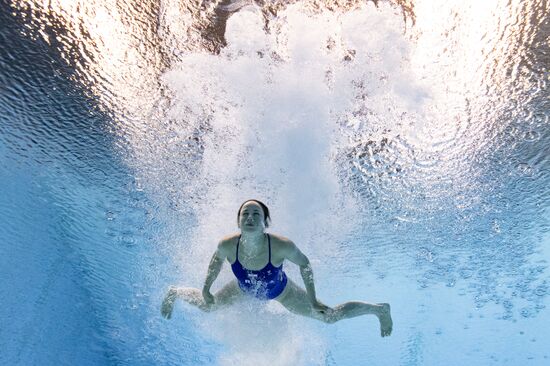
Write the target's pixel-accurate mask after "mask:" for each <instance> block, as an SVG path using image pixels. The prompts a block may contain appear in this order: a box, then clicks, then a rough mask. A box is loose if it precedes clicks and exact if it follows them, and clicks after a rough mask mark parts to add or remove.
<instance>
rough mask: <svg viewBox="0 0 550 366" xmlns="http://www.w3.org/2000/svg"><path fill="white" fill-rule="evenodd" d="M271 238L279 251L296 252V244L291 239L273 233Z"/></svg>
mask: <svg viewBox="0 0 550 366" xmlns="http://www.w3.org/2000/svg"><path fill="white" fill-rule="evenodd" d="M269 237H270V238H271V243H272V245H273V246H274V247H276V248H277V250H280V251H285V252H286V251H293V250H296V244H294V242H293V241H292V240H290V239H289V238H286V237H284V236H282V235H277V234H271V233H269Z"/></svg>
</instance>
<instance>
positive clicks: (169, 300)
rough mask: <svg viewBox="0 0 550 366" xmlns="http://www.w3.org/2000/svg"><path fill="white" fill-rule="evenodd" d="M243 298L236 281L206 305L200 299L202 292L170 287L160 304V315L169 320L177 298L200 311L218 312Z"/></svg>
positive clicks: (223, 288)
mask: <svg viewBox="0 0 550 366" xmlns="http://www.w3.org/2000/svg"><path fill="white" fill-rule="evenodd" d="M242 296H243V292H242V290H241V289H240V288H239V284H238V283H237V281H236V280H232V281H231V282H229V283H228V284H226V285H225V286H224V287H222V288H221V290H219V291H218V292H216V294H215V295H214V303H213V304H207V303H206V302H205V301H204V298H203V297H202V291H201V290H199V289H197V288H193V287H180V288H176V287H171V288H170V290H168V294H167V295H166V297H165V299H164V301H163V302H162V308H161V313H162V315H163V316H164V317H165V318H168V319H170V318H171V316H172V310H173V308H174V302H175V301H176V299H177V298H181V299H182V300H183V301H185V302H187V303H189V304H191V305H194V306H196V307H198V308H199V309H201V310H202V311H213V310H218V309H220V308H222V307H224V306H228V305H231V304H233V303H234V302H235V301H237V300H238V299H240V298H241V297H242Z"/></svg>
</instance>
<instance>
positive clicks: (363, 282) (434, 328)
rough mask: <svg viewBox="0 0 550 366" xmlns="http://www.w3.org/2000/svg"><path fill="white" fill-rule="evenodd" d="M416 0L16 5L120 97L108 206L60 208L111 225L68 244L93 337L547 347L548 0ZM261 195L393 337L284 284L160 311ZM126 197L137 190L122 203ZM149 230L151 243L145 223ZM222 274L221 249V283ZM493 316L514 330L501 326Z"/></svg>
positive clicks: (153, 351) (245, 359)
mask: <svg viewBox="0 0 550 366" xmlns="http://www.w3.org/2000/svg"><path fill="white" fill-rule="evenodd" d="M344 3H345V4H344ZM397 3H399V4H400V3H405V2H401V1H397ZM406 3H407V4H409V5H411V6H410V8H411V9H413V10H414V17H412V16H411V17H409V18H407V19H405V20H404V19H403V14H404V11H403V10H402V9H401V8H399V7H397V6H395V5H392V3H390V2H379V3H378V4H377V5H375V4H374V2H370V1H369V2H366V3H362V2H361V3H359V2H353V1H332V0H327V1H324V2H319V1H313V0H312V1H302V2H293V3H292V4H288V3H287V2H285V1H280V2H279V1H273V2H267V3H266V2H252V1H242V2H229V1H223V2H220V1H211V2H209V1H206V2H197V1H189V2H186V1H175V0H167V1H159V2H147V3H140V2H135V3H132V2H127V3H124V2H122V1H121V2H112V1H108V0H96V1H93V2H90V1H81V0H75V1H61V0H52V1H50V2H45V1H44V2H42V1H40V2H38V1H37V2H30V1H29V2H27V1H23V0H17V1H14V2H13V4H12V5H10V6H11V8H12V9H13V17H17V19H18V21H21V23H22V24H23V27H25V29H24V32H25V34H26V35H30V36H32V37H34V38H40V39H44V40H45V41H46V42H47V44H48V45H49V47H50V48H51V49H52V50H53V51H55V52H57V53H56V55H59V57H60V58H61V59H62V60H63V61H64V62H65V64H66V65H67V70H69V72H67V73H66V75H68V77H69V78H70V79H71V81H72V82H73V83H74V85H76V86H77V89H78V92H79V93H80V92H82V94H84V95H85V96H86V97H87V99H86V100H87V101H89V102H90V104H93V105H94V107H96V106H99V108H100V109H101V110H103V111H106V112H108V113H107V114H108V116H109V118H107V119H108V121H105V122H101V123H102V124H101V128H105V134H106V135H108V136H104V137H103V138H104V139H105V140H108V142H107V143H106V144H107V145H109V149H110V148H112V149H113V150H114V151H115V152H116V154H114V155H116V159H120V161H117V163H120V164H121V165H123V166H124V169H128V171H129V173H128V175H129V176H130V178H128V181H129V182H125V183H124V184H125V185H124V189H122V190H121V192H123V193H122V194H120V193H116V194H120V195H122V197H118V196H117V197H116V198H115V199H113V202H114V203H111V202H110V201H109V205H110V206H112V207H109V208H108V209H105V212H103V211H102V210H103V209H104V206H105V207H106V206H108V205H106V204H105V205H103V204H102V202H101V201H102V199H103V198H102V197H100V194H99V193H96V192H92V193H90V198H88V199H89V200H90V202H92V203H91V205H93V206H94V207H95V209H96V210H97V211H101V212H100V219H98V221H99V222H100V223H99V224H98V223H94V224H93V225H92V224H90V225H88V226H89V227H90V228H91V229H90V228H88V227H87V228H85V229H82V228H81V226H84V225H83V224H81V223H76V224H74V227H73V226H71V227H69V228H66V230H67V231H68V232H69V234H67V235H68V236H71V235H72V236H74V237H75V238H76V239H75V242H79V241H84V240H81V239H85V238H83V237H85V236H86V234H87V233H88V232H89V231H91V230H97V231H98V232H99V234H98V238H99V239H97V240H96V241H94V242H92V243H93V244H95V245H96V246H97V248H99V249H97V250H96V247H95V246H94V245H90V248H92V249H89V248H86V250H83V249H81V248H80V247H78V244H77V245H76V247H77V250H75V251H76V253H77V255H75V256H74V257H75V258H76V259H72V260H74V261H75V262H77V264H75V268H76V270H75V272H79V271H81V272H82V273H84V274H86V275H87V274H88V273H90V275H89V278H90V279H89V283H90V284H91V285H90V289H88V288H84V290H85V291H90V292H94V293H95V292H97V293H98V294H100V295H105V294H106V295H105V296H98V297H101V301H103V302H106V304H104V303H101V306H103V307H98V308H99V309H102V311H97V314H95V313H94V314H93V315H94V316H97V318H98V319H97V323H98V324H100V325H98V327H100V328H101V329H100V330H101V331H102V332H103V333H101V334H100V335H99V336H97V339H94V340H93V341H91V343H94V342H95V343H94V346H95V347H98V348H101V347H103V345H104V344H108V345H109V347H112V349H113V351H112V353H113V354H116V355H117V356H115V358H116V357H120V359H121V360H130V361H128V362H129V364H131V362H133V361H136V360H138V361H143V362H142V363H143V364H151V363H155V362H158V364H170V363H172V364H177V363H182V362H183V361H181V360H183V359H185V360H186V361H189V362H197V364H213V363H217V364H222V365H234V364H239V365H263V364H265V365H268V364H269V365H281V366H286V365H318V364H330V365H332V364H357V359H360V360H369V359H373V360H374V361H373V362H374V363H376V362H378V363H380V364H383V363H386V364H422V363H423V362H427V363H432V364H440V363H443V361H444V360H446V358H448V355H447V353H448V351H450V350H453V351H454V352H455V353H456V354H457V360H458V361H456V362H457V363H459V362H460V363H463V364H469V363H475V361H479V357H478V356H477V355H478V354H483V355H482V357H483V360H489V359H490V360H491V361H487V362H486V363H485V364H491V363H492V364H499V361H501V360H500V359H498V357H500V356H499V355H500V354H505V355H506V357H508V359H510V360H512V361H510V362H515V361H518V362H519V360H520V358H521V357H523V356H518V353H517V352H515V351H514V348H513V347H514V345H515V347H518V348H519V347H520V346H522V347H528V348H529V347H530V348H529V349H530V351H529V352H532V353H533V354H535V353H536V354H537V356H538V357H539V358H540V357H542V355H543V353H544V352H546V351H542V350H541V349H540V347H539V346H538V344H537V343H536V342H535V341H531V339H535V337H538V334H536V333H537V332H538V329H539V328H537V326H539V325H538V324H536V322H537V320H538V318H537V317H540V316H543V309H545V303H544V301H546V297H547V294H548V280H547V275H546V274H545V271H546V266H547V262H546V259H540V255H539V252H537V251H538V250H539V249H540V248H539V247H540V241H541V239H540V238H541V237H543V234H545V233H546V234H547V231H548V211H547V208H546V206H545V200H546V197H547V195H548V194H547V193H548V188H546V187H547V186H549V185H548V184H547V180H548V172H549V171H550V170H549V169H550V167H549V166H548V157H547V156H546V155H547V154H546V152H547V150H548V149H547V147H546V145H545V144H544V141H545V140H548V139H547V137H548V132H547V131H548V123H549V116H548V98H547V91H546V89H545V88H546V84H545V83H546V81H547V70H546V65H547V63H545V62H544V60H546V59H545V58H544V57H547V54H546V53H545V52H546V51H545V50H546V49H547V48H544V47H543V46H540V45H538V44H536V42H541V41H537V40H540V39H543V41H542V42H547V37H544V34H542V36H541V33H544V32H543V31H540V29H542V25H541V24H542V21H541V20H540V19H541V15H540V14H543V13H544V12H542V11H541V10H540V9H541V8H543V7H544V6H546V2H541V1H535V0H534V1H520V0H511V1H508V0H488V1H483V2H479V1H477V2H476V1H474V0H467V1H458V0H453V1H446V2H434V1H429V0H418V1H416V2H414V4H412V3H411V2H406ZM541 4H542V5H541ZM412 5H414V6H412ZM407 14H409V13H407ZM409 15H410V14H409ZM413 20H414V22H413ZM536 22H538V23H536ZM532 24H536V25H535V26H532ZM0 40H1V39H0ZM537 47H538V48H537ZM535 48H537V52H538V51H539V48H540V49H541V50H542V51H540V54H541V55H542V56H540V60H543V61H540V60H539V59H537V60H534V59H533V58H532V57H531V53H532V52H531V51H532V50H533V49H535ZM545 55H546V56H545ZM529 57H531V58H529ZM541 65H542V66H541ZM543 68H544V70H543V71H542V72H541V69H543ZM54 71H57V70H54ZM48 72H50V71H49V69H48ZM541 75H543V76H541ZM8 79H9V78H8ZM6 80H7V79H6ZM48 85H49V84H48ZM71 85H72V84H71ZM48 98H50V99H46V100H50V101H52V103H53V101H54V100H55V101H56V102H57V99H56V98H53V97H50V96H49V95H48ZM22 99H23V100H25V101H26V99H24V98H22ZM6 104H9V103H6ZM28 104H33V103H28ZM36 105H39V103H36ZM33 106H34V104H33ZM52 109H55V108H54V107H52ZM67 109H68V110H71V108H67ZM71 111H72V110H71ZM33 113H35V115H40V116H42V115H41V114H40V113H42V112H38V113H36V112H33ZM84 113H85V115H87V114H88V113H90V114H91V113H92V112H90V111H88V110H85V111H84ZM73 118H74V117H73ZM22 121H23V122H21V125H25V123H27V124H29V123H28V121H26V120H24V119H23V118H22ZM56 121H57V120H56ZM71 123H72V124H74V125H75V126H79V128H82V129H81V130H76V131H77V132H75V133H74V135H75V136H76V137H75V140H76V141H80V140H81V139H83V138H84V135H85V133H86V132H85V131H87V130H86V128H88V127H89V126H88V121H80V120H79V121H77V122H75V121H71V120H70V118H69V120H68V121H67V122H65V121H64V120H61V121H60V123H59V125H60V126H62V127H61V128H60V129H61V130H62V131H61V132H59V135H62V136H63V137H64V132H65V131H64V130H63V129H64V128H66V127H67V126H69V125H70V124H71ZM97 123H98V124H99V122H97ZM90 124H91V122H90ZM13 125H16V124H13ZM25 126H26V125H25ZM80 126H84V127H80ZM58 128H59V127H58ZM45 129H46V130H48V133H50V132H49V131H50V130H53V131H54V132H55V131H56V130H55V128H53V129H50V128H45ZM3 131H4V130H3V129H0V133H3ZM102 131H103V130H102ZM31 135H32V134H31ZM48 136H49V135H48ZM0 137H1V136H0ZM48 141H49V140H48ZM51 141H52V142H51V143H52V145H54V144H55V145H56V146H57V145H59V146H62V147H64V146H65V145H64V144H63V143H62V142H61V143H58V141H56V140H55V139H52V140H51ZM61 141H64V140H61ZM60 149H61V148H60ZM90 150H92V151H94V152H95V146H92V147H91V148H90ZM545 154H546V155H545ZM46 155H47V154H46ZM121 157H122V158H121ZM48 159H49V157H48V158H47V159H44V160H45V161H49V160H48ZM116 159H115V158H113V160H116ZM75 160H79V159H76V158H75ZM82 160H83V161H87V160H86V158H84V159H82ZM71 164H74V165H75V166H77V167H80V166H81V165H78V164H77V163H74V162H72V161H71V163H70V164H69V163H67V167H65V166H62V168H63V169H65V170H66V171H72V170H71V169H75V170H78V169H77V168H74V167H73V165H71ZM61 165H62V164H61ZM83 165H84V166H85V164H84V163H83ZM63 169H61V168H59V171H63ZM37 170H40V169H37ZM56 171H57V170H56ZM78 173H79V172H77V173H75V175H76V176H78ZM103 176H107V175H106V174H105V173H103ZM58 178H59V177H58V176H55V179H53V178H52V181H56V182H57V181H58V180H59V181H63V179H58ZM103 180H105V182H102V183H101V184H103V186H102V189H105V190H106V191H108V190H109V189H114V188H113V187H111V185H114V184H111V182H110V180H109V179H103ZM77 181H78V180H77ZM56 184H57V183H56ZM84 185H86V187H85V188H83V187H80V186H78V185H77V186H76V187H73V188H71V189H69V191H70V193H71V194H72V196H74V197H80V196H83V195H84V194H83V193H82V192H88V190H87V189H89V187H88V185H89V182H88V181H87V180H86V182H85V183H84ZM84 185H83V186H84ZM120 185H121V186H122V183H121V184H120ZM126 185H127V186H126ZM105 187H107V188H105ZM128 187H130V188H128ZM117 188H120V187H117ZM64 189H65V187H64V186H63V187H62V188H59V189H58V190H59V191H60V192H63V193H59V195H60V196H63V197H65V196H66V195H65V193H64V192H65V191H64ZM134 189H135V191H134ZM89 191H92V189H89ZM127 191H128V192H127ZM98 192H103V191H102V190H99V189H98ZM108 192H109V193H110V191H108ZM117 192H118V191H117ZM113 195H115V194H113ZM72 196H71V197H72ZM136 197H138V198H136ZM143 197H145V198H143ZM251 197H256V198H259V199H262V200H265V201H266V202H267V203H268V205H269V207H270V209H271V211H272V214H273V226H272V228H270V230H273V232H274V233H280V234H283V235H285V236H288V237H290V238H292V239H293V240H294V241H295V242H297V243H299V246H300V248H301V249H302V250H303V251H304V252H305V253H307V254H308V256H309V257H310V259H311V261H312V263H313V266H314V269H315V275H316V279H317V280H318V292H319V296H320V297H321V298H322V299H323V300H324V301H326V302H327V303H330V304H336V303H338V302H341V301H343V300H349V299H352V298H354V299H361V300H367V301H373V302H377V301H388V302H391V303H392V306H393V304H395V310H396V314H399V315H398V319H399V322H396V324H397V326H396V333H395V334H394V335H392V338H391V339H390V340H389V341H387V342H386V343H383V342H385V341H381V340H380V339H379V337H378V334H377V332H376V324H374V323H375V322H374V319H372V318H371V319H361V321H360V322H347V323H343V324H338V326H337V327H326V326H324V325H319V324H317V323H315V324H313V323H312V322H310V321H308V320H307V319H302V318H298V317H294V316H292V315H289V314H288V313H287V312H286V311H284V309H282V308H281V307H280V306H279V305H278V304H277V303H270V304H268V305H266V306H264V305H265V304H256V303H248V302H245V303H243V304H239V306H237V307H234V308H231V309H228V310H227V312H220V313H215V314H203V313H200V312H198V311H196V309H193V308H190V307H188V306H186V305H182V304H178V309H177V315H175V319H173V320H172V321H171V322H167V321H165V320H164V319H161V318H160V316H159V311H158V308H159V302H160V299H161V298H162V296H163V294H164V292H165V288H166V286H167V284H168V283H177V284H181V285H185V286H193V287H199V288H200V287H201V285H202V282H203V281H204V275H205V273H204V272H205V270H206V268H207V265H208V262H209V260H210V258H211V255H212V252H213V251H214V249H215V245H216V242H217V240H219V239H220V238H221V237H223V236H224V235H227V234H229V233H233V232H235V231H236V227H235V216H236V208H237V207H238V205H239V204H240V203H241V202H242V201H243V200H245V199H248V198H251ZM105 200H106V201H107V199H105ZM145 201H146V203H145ZM97 202H99V203H97ZM128 202H131V203H132V204H135V205H136V207H137V208H136V212H138V211H139V213H138V214H135V213H134V212H130V208H128V212H120V213H119V212H118V211H117V208H118V207H119V206H121V207H126V206H125V205H126V204H127V203H128ZM96 206H97V207H100V208H97V207H96ZM128 207H130V206H128ZM132 207H133V206H132ZM545 210H546V211H545ZM134 214H135V216H133V215H134ZM67 216H69V215H67ZM123 216H128V218H127V219H126V221H124V220H123ZM33 217H34V216H33ZM136 217H137V218H136ZM60 220H62V219H60ZM62 221H63V220H62ZM63 222H65V221H63ZM94 225H97V226H94ZM113 228H114V229H113ZM64 229H65V228H64ZM55 230H57V227H55ZM86 230H89V231H86ZM545 230H546V231H545ZM134 231H135V232H139V234H135V233H134ZM139 235H141V236H142V237H143V238H147V240H145V239H143V242H145V241H149V242H150V243H152V244H147V245H145V244H143V243H142V244H141V246H140V245H134V244H135V242H140V241H139V240H136V239H135V237H134V236H139ZM105 238H107V239H105ZM109 238H111V239H109ZM113 238H115V239H113ZM546 238H547V235H546ZM110 240H111V241H110ZM546 240H547V239H546ZM113 242H116V243H117V244H113ZM120 243H123V244H120ZM140 243H141V242H140ZM119 244H120V247H121V248H122V247H123V246H124V247H123V249H120V248H119V247H116V245H119ZM116 250H120V251H116ZM97 253H107V254H103V255H102V254H97ZM113 253H114V254H113ZM121 253H122V254H121ZM540 253H542V254H541V255H542V256H543V257H544V256H546V254H547V252H545V251H543V250H541V251H540ZM115 254H116V255H115ZM71 255H72V254H71ZM67 256H68V257H70V256H69V255H67ZM71 258H72V257H71ZM71 265H72V263H71ZM121 268H125V271H126V272H122V270H121ZM133 268H138V269H135V270H134V269H133ZM47 270H48V271H49V272H48V274H51V275H52V276H54V274H52V273H53V272H55V271H53V270H50V269H47ZM285 270H286V271H288V274H289V276H290V277H291V278H294V279H297V280H298V281H299V273H298V270H297V269H296V268H295V267H293V266H292V265H289V266H287V267H285ZM101 271H103V272H101ZM117 271H119V272H117ZM132 271H133V272H132ZM97 272H101V273H102V274H103V276H96V274H97ZM79 273H80V272H79ZM117 275H118V277H117ZM111 277H113V278H116V279H112V278H111ZM232 278H233V277H232V274H231V273H230V272H229V270H228V269H227V266H226V267H225V269H224V271H223V272H222V273H221V274H220V278H219V279H218V280H217V282H216V286H219V287H221V286H222V285H223V284H224V283H226V282H227V281H229V280H230V279H232ZM110 281H111V282H110ZM84 287H85V286H84ZM219 287H218V288H219ZM84 290H83V292H84ZM105 299H108V300H105ZM37 301H38V300H37ZM258 309H260V310H258ZM129 314H131V315H129ZM264 326H267V329H269V330H270V331H271V333H270V332H266V331H265V328H263V327H264ZM28 329H31V328H30V327H29V328H28ZM495 329H497V331H495ZM474 330H475V331H474ZM534 330H535V331H534ZM98 332H99V331H98ZM520 332H521V333H520ZM273 333H276V334H277V336H278V337H277V338H276V339H272V338H271V337H270V335H271V334H273ZM474 333H475V334H474ZM497 333H498V334H497ZM500 333H502V334H505V336H506V337H507V339H513V340H514V342H515V343H514V345H508V344H507V347H506V349H504V348H503V347H502V345H500V344H496V343H495V342H493V340H494V339H496V338H495V335H497V336H498V335H500ZM528 333H529V336H527V334H528ZM441 335H444V336H441ZM524 335H525V336H524ZM125 337H127V338H125ZM476 337H477V338H476ZM35 339H37V338H35ZM391 342H393V343H391ZM510 343H512V342H510ZM480 344H481V345H480ZM442 345H443V346H442ZM23 346H24V345H23ZM23 346H20V345H19V349H24V347H23ZM508 346H509V347H508ZM101 349H102V348H101ZM396 349H399V351H398V352H396V351H395V350H396ZM434 349H437V351H433V350H434ZM472 349H476V352H473V353H471V352H470V351H471V350H472ZM469 352H470V353H469ZM459 353H460V354H459ZM472 354H473V356H472ZM118 355H121V356H118ZM495 355H496V356H495ZM185 357H187V358H185ZM503 357H504V356H503ZM159 360H161V361H159ZM190 360H191V361H190ZM334 360H336V361H334ZM425 360H428V361H425ZM522 360H523V359H522ZM117 361H118V359H117ZM113 362H115V361H113ZM135 364H139V362H137V363H135Z"/></svg>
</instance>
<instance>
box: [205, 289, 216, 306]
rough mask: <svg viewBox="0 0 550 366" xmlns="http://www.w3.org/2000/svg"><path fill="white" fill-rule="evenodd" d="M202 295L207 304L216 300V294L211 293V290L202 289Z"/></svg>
mask: <svg viewBox="0 0 550 366" xmlns="http://www.w3.org/2000/svg"><path fill="white" fill-rule="evenodd" d="M202 297H203V298H204V302H205V303H206V304H207V305H212V304H213V303H214V302H215V299H214V295H212V294H211V293H210V290H202Z"/></svg>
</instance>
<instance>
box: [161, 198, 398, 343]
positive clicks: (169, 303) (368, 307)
mask: <svg viewBox="0 0 550 366" xmlns="http://www.w3.org/2000/svg"><path fill="white" fill-rule="evenodd" d="M269 222H270V216H269V209H268V208H267V206H266V205H265V204H264V203H262V202H260V201H258V200H248V201H245V202H244V203H243V204H242V205H241V207H240V208H239V211H238V212H237V225H238V227H239V229H240V231H241V233H240V234H235V235H231V236H228V237H226V238H224V239H222V240H221V241H220V243H219V244H218V248H217V250H216V252H215V253H214V255H213V256H212V259H211V261H210V265H209V266H208V271H207V275H206V280H205V282H204V287H203V289H202V291H201V290H199V289H196V288H189V287H181V288H176V287H170V289H169V290H168V293H167V295H166V297H165V299H164V301H163V303H162V307H161V313H162V315H163V316H164V317H165V318H167V319H170V317H171V316H172V310H173V308H174V302H175V301H176V299H177V298H181V299H183V300H184V301H186V302H188V303H189V304H192V305H195V306H197V307H198V308H199V309H201V310H203V311H213V310H217V309H220V308H223V307H225V306H228V305H231V304H233V303H235V302H236V301H238V300H240V299H242V298H243V297H245V296H254V297H256V298H259V299H263V300H276V301H278V302H279V303H281V304H282V305H283V306H284V307H285V308H286V309H288V310H289V311H291V312H292V313H295V314H298V315H303V316H307V317H311V318H314V319H318V320H320V321H323V322H325V323H334V322H337V321H339V320H342V319H348V318H353V317H356V316H360V315H367V314H373V315H376V317H377V318H378V320H379V322H380V334H381V336H382V337H385V336H389V335H390V334H391V332H392V327H393V322H392V318H391V314H390V305H389V304H385V303H381V304H368V303H365V302H362V301H349V302H346V303H343V304H340V305H337V306H334V307H329V306H327V305H325V304H323V303H322V302H320V301H319V300H318V299H317V296H316V295H315V286H314V284H313V272H312V269H311V265H310V263H309V259H308V258H307V257H306V256H305V255H304V254H303V253H302V252H301V251H300V249H298V247H297V246H296V245H295V244H294V243H293V242H292V241H291V240H289V239H287V238H284V237H282V236H279V235H274V234H271V233H269V234H268V233H266V232H265V228H267V227H268V226H269ZM226 259H227V261H228V262H229V263H230V264H231V269H232V271H233V273H234V274H235V277H236V279H234V280H232V281H231V282H229V283H228V284H226V285H225V286H224V287H223V288H222V289H221V290H219V291H218V292H216V294H214V295H213V294H212V293H211V292H210V287H211V286H212V284H213V283H214V281H215V279H216V278H217V277H218V274H219V273H220V270H221V268H222V265H223V263H224V261H225V260H226ZM285 259H288V260H289V261H291V262H293V263H295V264H297V265H298V266H299V267H300V273H301V275H302V279H303V281H304V284H305V290H304V289H302V288H300V287H299V286H298V285H296V284H295V283H294V282H293V281H292V280H290V279H289V278H287V276H286V274H285V272H284V271H283V262H284V260H285Z"/></svg>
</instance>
